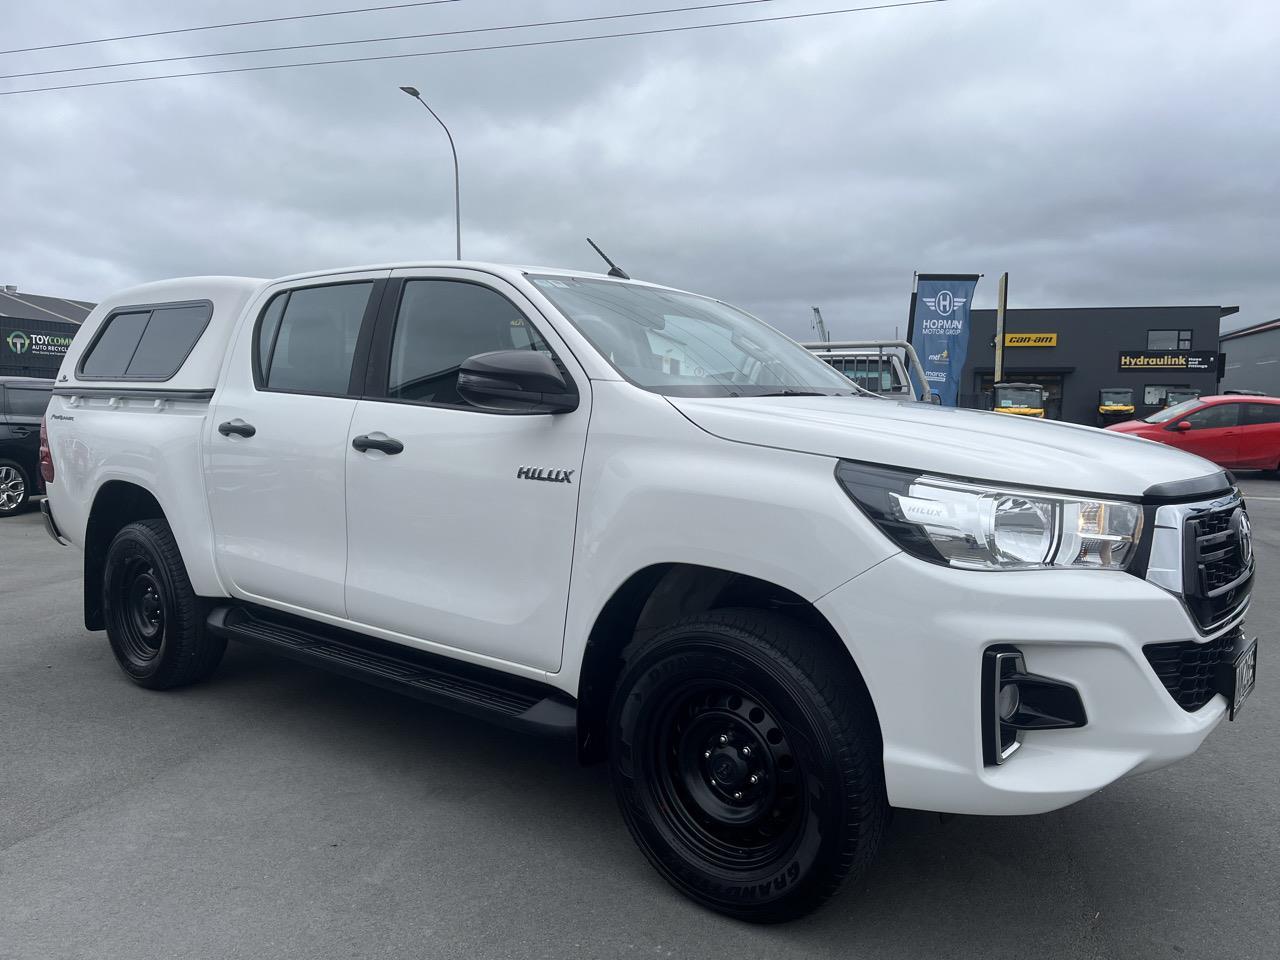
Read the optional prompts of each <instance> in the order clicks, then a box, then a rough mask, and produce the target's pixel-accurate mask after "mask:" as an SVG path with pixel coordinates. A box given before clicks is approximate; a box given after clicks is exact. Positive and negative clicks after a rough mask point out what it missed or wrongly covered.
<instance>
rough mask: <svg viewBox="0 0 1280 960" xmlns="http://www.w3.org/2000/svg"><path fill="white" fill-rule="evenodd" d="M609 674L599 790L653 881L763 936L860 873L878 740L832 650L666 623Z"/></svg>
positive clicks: (881, 807)
mask: <svg viewBox="0 0 1280 960" xmlns="http://www.w3.org/2000/svg"><path fill="white" fill-rule="evenodd" d="M624 661H625V665H624V668H623V671H622V676H621V677H620V679H619V682H618V686H617V689H616V691H615V695H614V700H613V705H612V709H611V713H610V736H611V743H610V757H611V765H612V770H613V783H614V789H615V792H616V794H617V798H618V803H619V805H620V807H621V808H622V814H623V817H624V819H625V820H626V823H627V826H628V828H629V829H630V830H631V834H632V836H633V837H634V838H635V840H636V843H637V844H638V845H639V846H640V849H641V850H642V851H643V852H644V854H645V856H647V857H648V858H649V861H650V862H651V863H652V864H653V865H654V866H655V867H656V868H657V869H658V871H659V872H660V873H661V874H662V875H663V877H665V878H666V879H667V881H668V882H670V883H671V884H672V885H673V886H674V887H676V888H677V889H678V890H680V891H681V892H682V893H684V894H685V895H686V896H688V897H690V898H692V899H693V900H695V901H697V902H698V903H701V904H703V905H705V906H707V907H710V908H711V909H713V910H716V911H718V912H720V913H724V914H728V915H729V916H733V917H738V918H740V919H744V920H750V921H754V922H761V923H776V922H780V921H784V920H790V919H793V918H795V917H799V916H801V915H803V914H805V913H808V912H809V911H811V910H813V909H814V908H815V907H817V906H818V905H819V904H821V903H823V902H824V901H825V900H827V899H828V898H829V897H830V896H831V895H832V894H833V893H835V891H836V890H837V889H838V888H839V886H840V885H841V883H842V882H843V881H844V880H845V879H846V878H848V877H849V876H851V875H857V874H860V873H861V872H862V871H863V870H865V868H866V866H867V864H868V863H869V862H870V860H871V858H872V856H873V855H874V853H875V851H876V848H877V847H878V846H879V844H880V840H881V837H882V836H883V833H884V827H885V821H886V813H887V803H886V800H885V791H884V773H883V765H882V761H881V745H880V733H879V727H878V725H877V722H876V718H875V713H874V710H873V708H872V706H871V701H870V697H869V696H868V694H867V692H866V689H865V687H864V686H863V684H862V680H861V677H859V676H858V674H857V671H856V670H855V668H854V667H853V665H852V663H851V662H850V661H849V659H848V657H847V656H845V655H844V654H843V652H842V651H839V650H835V649H832V648H831V645H830V644H829V643H828V642H827V641H826V638H824V637H821V636H818V635H816V634H815V633H813V632H812V631H810V630H807V629H806V628H804V627H803V626H801V625H800V624H797V623H795V622H794V621H791V620H788V619H786V618H784V617H781V616H778V615H776V614H773V613H769V612H766V611H759V610H726V611H716V612H712V613H706V614H700V615H697V616H694V617H690V618H687V619H685V620H682V621H679V622H678V623H675V624H673V625H672V626H671V627H668V628H667V629H665V630H663V631H661V632H660V633H658V634H656V635H655V636H654V637H652V638H651V639H649V640H647V641H645V642H642V643H639V644H635V645H633V646H632V647H631V648H628V650H627V651H626V652H625V654H624Z"/></svg>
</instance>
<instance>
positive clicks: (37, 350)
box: [0, 286, 94, 380]
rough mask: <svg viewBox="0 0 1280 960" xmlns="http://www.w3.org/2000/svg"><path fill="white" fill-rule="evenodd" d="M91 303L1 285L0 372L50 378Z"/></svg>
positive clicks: (87, 312) (19, 375)
mask: <svg viewBox="0 0 1280 960" xmlns="http://www.w3.org/2000/svg"><path fill="white" fill-rule="evenodd" d="M93 307H94V305H93V304H92V303H85V302H84V301H81V300H66V299H63V298H61V297H45V296H39V295H36V294H29V293H19V292H18V290H17V288H16V287H12V286H6V287H3V288H0V376H16V377H43V378H46V379H50V380H52V379H53V378H54V376H56V375H57V373H58V367H59V366H61V364H62V358H63V357H64V356H65V355H66V352H67V347H69V346H70V345H71V338H72V337H74V336H75V335H76V331H77V330H79V329H80V324H81V323H82V322H83V321H84V318H85V317H87V316H88V315H89V311H91V310H92V309H93Z"/></svg>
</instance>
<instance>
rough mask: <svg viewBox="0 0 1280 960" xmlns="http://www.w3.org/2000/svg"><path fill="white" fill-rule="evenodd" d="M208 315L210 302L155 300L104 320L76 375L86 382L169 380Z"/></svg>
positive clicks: (204, 323) (180, 365)
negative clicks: (169, 302)
mask: <svg viewBox="0 0 1280 960" xmlns="http://www.w3.org/2000/svg"><path fill="white" fill-rule="evenodd" d="M212 315H213V305H212V304H210V303H209V302H208V301H201V302H199V303H172V304H158V305H156V306H153V307H147V308H141V309H140V308H130V309H126V310H122V311H120V312H119V313H113V314H112V315H111V316H109V317H107V319H106V320H105V321H103V324H102V329H101V330H100V331H99V332H98V335H97V336H96V337H95V338H94V341H93V343H92V344H90V346H89V349H88V350H87V351H86V352H85V355H84V359H82V360H81V361H80V371H79V375H80V376H81V377H84V378H87V379H91V380H168V379H170V378H171V377H172V376H173V375H174V374H175V373H177V372H178V370H179V369H181V367H182V364H183V363H185V362H186V359H187V356H188V355H189V354H190V353H191V350H192V348H194V347H195V345H196V341H197V340H199V339H200V335H201V334H202V333H204V328H205V327H206V326H208V324H209V318H210V317H211V316H212Z"/></svg>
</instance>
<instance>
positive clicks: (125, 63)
mask: <svg viewBox="0 0 1280 960" xmlns="http://www.w3.org/2000/svg"><path fill="white" fill-rule="evenodd" d="M773 2H774V0H727V2H720V3H702V4H698V5H697V6H692V7H669V8H667V9H666V10H640V11H636V12H632V13H608V14H602V15H600V16H597V17H574V18H572V19H570V20H534V21H532V22H530V23H509V24H504V25H502V26H497V27H470V28H468V29H465V30H438V31H436V32H435V33H406V34H401V35H399V36H394V37H366V38H364V39H363V40H328V41H321V42H317V43H295V44H291V45H289V46H283V47H258V48H256V49H252V50H223V51H222V52H220V53H188V54H185V55H183V56H179V57H160V58H158V59H155V60H122V61H120V62H118V63H99V64H94V65H93V66H88V67H61V68H59V69H57V70H32V71H29V72H27V73H7V74H3V75H0V80H17V79H19V78H21V77H46V76H49V75H50V74H54V73H82V72H83V71H85V70H107V69H110V68H113V67H143V66H149V65H153V64H157V63H175V62H177V61H179V60H206V59H208V58H209V57H239V56H245V55H247V54H254V53H282V52H285V51H289V50H314V49H317V48H320V47H347V46H351V45H353V44H361V43H392V42H395V41H398V40H426V39H429V38H431V37H455V36H458V35H460V34H467V33H493V32H494V31H496V30H526V29H529V28H530V27H563V26H568V25H570V24H577V23H596V22H598V21H601V20H626V19H629V18H634V17H656V16H660V15H663V14H668V13H691V12H694V11H697V10H715V9H717V8H719V7H745V6H754V5H757V4H761V3H773Z"/></svg>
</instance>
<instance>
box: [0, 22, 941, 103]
mask: <svg viewBox="0 0 1280 960" xmlns="http://www.w3.org/2000/svg"><path fill="white" fill-rule="evenodd" d="M947 2H948V0H900V2H898V3H877V4H872V5H869V6H864V7H845V8H843V9H840V10H817V11H814V12H812V13H789V14H783V15H780V16H776V17H756V18H754V19H751V20H725V21H721V22H718V23H695V24H686V25H685V26H680V27H655V28H654V29H652V30H630V31H627V32H625V33H600V34H592V35H590V36H586V37H559V38H556V39H554V40H526V41H524V42H521V43H495V44H490V45H487V46H481V47H455V48H453V49H450V50H424V51H422V52H420V53H385V54H380V55H378V56H372V57H346V58H343V59H341V60H308V61H304V62H301V63H268V64H262V65H259V66H254V67H224V68H223V69H220V70H195V71H191V72H188V73H166V74H159V75H157V76H153V77H127V78H125V79H122V80H93V81H90V82H88V83H64V84H59V85H58V86H53V87H29V88H26V89H22V90H0V97H12V96H16V95H18V94H24V93H48V92H50V91H53V90H81V89H84V88H86V87H111V86H118V85H120V84H125V83H146V82H147V81H150V80H177V79H181V78H183V77H212V76H219V75H221V74H227V73H257V72H259V71H263V70H293V69H297V68H299V67H325V66H335V65H337V64H347V63H370V62H373V61H380V60H409V59H414V58H419V57H441V56H448V55H450V54H456V53H482V52H487V51H490V50H515V49H523V48H526V47H548V46H555V45H557V44H564V43H587V42H590V41H594V40H617V39H621V38H624V37H650V36H655V35H658V34H665V33H685V32H688V31H691V30H711V29H715V28H717V27H737V26H745V25H747V24H757V23H779V22H781V21H784V20H808V19H811V18H813V17H832V16H839V15H841V14H848V13H868V12H870V11H873V10H892V9H896V8H899V7H923V6H927V5H932V4H935V3H947Z"/></svg>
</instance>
